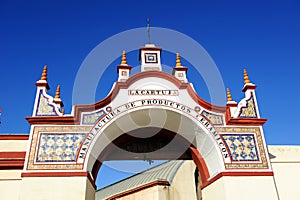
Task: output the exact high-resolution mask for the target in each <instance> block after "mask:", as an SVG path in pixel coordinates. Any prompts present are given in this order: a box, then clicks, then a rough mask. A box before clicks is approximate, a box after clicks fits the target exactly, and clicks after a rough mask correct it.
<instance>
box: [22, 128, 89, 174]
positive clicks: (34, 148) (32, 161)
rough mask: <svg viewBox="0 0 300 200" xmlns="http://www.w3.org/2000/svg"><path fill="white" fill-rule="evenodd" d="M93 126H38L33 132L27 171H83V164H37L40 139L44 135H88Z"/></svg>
mask: <svg viewBox="0 0 300 200" xmlns="http://www.w3.org/2000/svg"><path fill="white" fill-rule="evenodd" d="M90 130H91V126H36V127H34V129H33V132H32V138H31V145H30V151H29V155H28V163H27V168H26V169H27V170H81V169H83V164H77V163H76V162H69V163H66V162H50V161H48V162H37V160H38V152H39V151H40V150H39V144H40V143H39V138H40V136H42V135H43V134H54V133H57V134H58V135H61V134H64V133H65V134H88V133H89V131H90Z"/></svg>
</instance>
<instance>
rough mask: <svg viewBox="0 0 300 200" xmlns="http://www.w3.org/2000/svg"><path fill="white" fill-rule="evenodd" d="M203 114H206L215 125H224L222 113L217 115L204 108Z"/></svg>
mask: <svg viewBox="0 0 300 200" xmlns="http://www.w3.org/2000/svg"><path fill="white" fill-rule="evenodd" d="M201 114H202V115H203V116H205V117H206V118H207V119H208V120H209V121H210V122H211V123H212V124H213V125H223V116H222V115H216V114H213V113H210V112H207V111H205V110H203V111H202V113H201Z"/></svg>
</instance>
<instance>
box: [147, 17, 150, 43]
mask: <svg viewBox="0 0 300 200" xmlns="http://www.w3.org/2000/svg"><path fill="white" fill-rule="evenodd" d="M147 31H148V44H150V18H147Z"/></svg>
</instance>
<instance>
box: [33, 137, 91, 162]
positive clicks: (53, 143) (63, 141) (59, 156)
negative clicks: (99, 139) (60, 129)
mask: <svg viewBox="0 0 300 200" xmlns="http://www.w3.org/2000/svg"><path fill="white" fill-rule="evenodd" d="M84 137H85V133H60V134H57V133H41V134H40V139H39V144H38V151H37V156H36V162H75V161H76V155H77V152H78V148H79V146H80V145H81V143H82V141H83V139H84Z"/></svg>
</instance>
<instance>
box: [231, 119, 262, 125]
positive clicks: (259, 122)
mask: <svg viewBox="0 0 300 200" xmlns="http://www.w3.org/2000/svg"><path fill="white" fill-rule="evenodd" d="M267 120H268V119H266V118H230V119H229V120H228V121H227V123H226V124H227V125H236V126H262V125H264V124H265V123H266V121H267Z"/></svg>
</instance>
